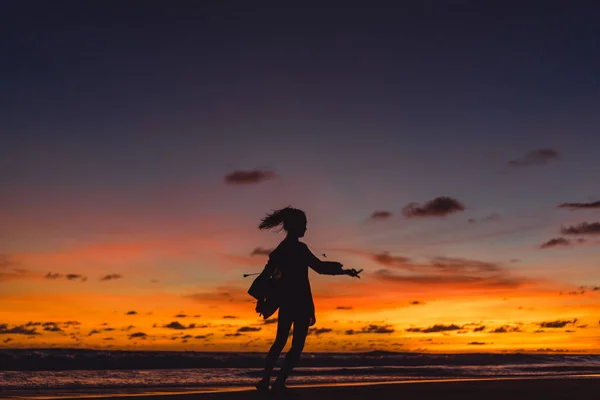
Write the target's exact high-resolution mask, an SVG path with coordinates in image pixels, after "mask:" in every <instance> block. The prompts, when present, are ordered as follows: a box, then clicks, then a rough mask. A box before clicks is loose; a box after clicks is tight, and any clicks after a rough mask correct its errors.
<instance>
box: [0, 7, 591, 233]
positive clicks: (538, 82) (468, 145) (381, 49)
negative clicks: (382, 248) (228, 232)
mask: <svg viewBox="0 0 600 400" xmlns="http://www.w3.org/2000/svg"><path fill="white" fill-rule="evenodd" d="M367 4H368V7H367V6H366V5H367ZM0 7H1V10H0V15H1V17H0V19H1V20H0V26H1V27H2V28H1V29H2V34H1V39H0V40H1V42H0V44H1V48H2V53H3V55H4V56H3V57H2V61H0V76H1V77H2V80H1V85H2V86H1V90H0V92H1V94H0V99H1V103H0V131H1V132H2V137H3V139H2V147H1V148H0V162H1V163H2V169H1V172H0V183H1V184H2V193H3V196H2V199H1V200H0V204H2V205H3V207H4V209H5V210H7V211H6V212H11V213H13V214H14V215H20V214H19V213H23V214H25V213H29V215H31V214H32V213H33V214H35V212H34V211H33V210H38V212H39V213H46V214H48V213H52V211H51V210H52V207H51V206H52V205H54V206H55V207H59V206H64V205H65V204H69V205H71V206H74V207H80V208H84V209H87V208H90V209H94V208H95V209H98V208H102V207H106V204H109V203H110V204H112V205H113V206H114V207H119V206H120V205H121V203H123V204H146V203H149V204H152V206H153V207H157V210H159V211H160V212H162V213H174V214H177V215H186V213H190V214H194V213H200V214H202V213H208V212H228V211H231V212H234V210H236V212H237V211H239V210H241V209H243V208H244V207H247V213H248V215H252V217H248V218H249V220H251V219H252V218H255V217H256V213H259V212H262V211H260V210H263V209H265V207H266V209H269V208H273V207H277V206H279V205H287V204H289V203H292V202H293V203H296V204H298V206H300V204H309V208H311V210H312V211H314V212H317V213H318V212H319V211H318V210H319V207H320V204H330V203H335V201H342V202H345V207H342V208H337V209H336V210H337V211H338V212H339V214H337V215H334V216H331V215H330V217H331V219H329V220H327V219H325V220H327V221H331V220H332V219H333V220H336V219H337V220H339V221H345V222H348V221H351V220H352V219H353V218H354V219H360V218H363V217H365V216H368V215H369V214H370V212H371V211H372V210H373V209H375V208H377V209H379V208H382V209H390V210H394V211H395V212H396V211H398V210H399V209H400V208H401V207H403V206H404V205H406V204H407V203H408V202H410V201H418V202H424V201H427V200H430V199H432V198H434V197H436V196H440V195H448V196H451V197H455V198H458V199H459V200H461V201H463V202H465V203H466V204H467V205H468V207H467V209H468V210H470V211H472V212H474V213H477V212H479V213H481V214H482V215H483V214H484V213H492V212H498V213H501V214H507V215H513V216H514V217H515V218H517V216H518V215H522V214H523V213H528V212H531V213H536V212H542V213H543V212H545V211H540V210H548V211H547V212H548V213H551V212H553V211H551V210H553V207H554V206H555V205H556V204H558V203H560V202H563V201H588V200H590V199H594V198H596V197H597V196H599V195H600V192H599V191H598V189H597V176H598V174H599V173H600V166H599V161H598V160H599V158H600V157H599V155H600V153H599V151H598V149H599V148H600V135H598V128H597V127H598V126H599V124H600V115H599V114H600V113H598V110H600V74H599V73H598V71H600V55H599V51H598V49H599V48H600V47H599V38H600V28H599V26H600V23H599V22H600V13H599V11H600V8H599V7H598V6H597V4H596V3H595V2H592V1H587V2H584V1H560V2H559V1H530V2H510V1H509V2H506V1H503V2H476V1H424V2H413V3H412V4H406V2H369V3H366V2H337V3H335V2H328V3H327V5H326V6H323V4H322V2H298V3H296V5H294V6H291V5H289V4H285V3H282V2H231V1H206V2H157V1H149V2H143V3H141V2H123V1H104V2H95V3H89V2H79V1H71V2H65V1H55V2H32V1H5V2H3V3H2V5H1V6H0ZM544 148H547V149H551V150H554V151H556V153H557V154H558V156H557V157H555V158H552V159H550V160H547V162H544V163H542V164H543V165H532V166H527V167H523V168H521V167H511V166H509V164H508V162H509V161H511V160H515V159H523V158H524V157H526V155H527V154H528V153H530V152H535V151H536V150H539V149H544ZM252 169H268V170H272V171H274V172H275V173H276V174H278V181H277V182H278V183H273V184H271V183H269V182H263V183H261V184H259V185H250V187H244V188H240V187H232V186H231V185H226V184H224V183H223V177H224V176H225V175H226V174H228V173H230V172H232V171H234V170H252ZM269 185H271V186H269ZM234 186H235V185H234ZM181 187H193V189H190V190H191V191H192V194H190V193H189V192H186V193H187V194H186V196H187V197H186V196H178V195H172V190H173V189H172V188H181ZM240 190H242V191H244V192H243V193H244V196H247V197H245V199H246V201H247V204H244V205H243V206H242V205H240V204H239V199H240V192H239V191H240ZM99 193H102V195H100V194H99ZM332 193H335V195H333V194H332ZM323 196H329V197H328V198H327V199H325V198H323ZM109 198H110V199H111V200H110V201H109V200H108V199H109ZM186 199H187V200H186ZM199 199H203V201H202V202H200V200H199ZM269 202H270V203H269ZM115 204H116V205H115ZM199 204H202V207H199ZM199 210H201V211H199ZM477 210H479V211H477ZM240 212H242V211H240ZM543 215H546V214H543ZM57 218H58V216H57ZM466 218H467V217H465V218H463V220H464V219H466ZM509 225H510V224H509ZM515 240H516V239H515ZM532 240H534V239H532ZM535 240H538V239H537V238H536V239H535Z"/></svg>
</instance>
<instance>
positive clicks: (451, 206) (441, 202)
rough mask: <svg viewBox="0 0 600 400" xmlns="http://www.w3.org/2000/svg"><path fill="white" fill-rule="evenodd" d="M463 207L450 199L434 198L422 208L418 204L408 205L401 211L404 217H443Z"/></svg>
mask: <svg viewBox="0 0 600 400" xmlns="http://www.w3.org/2000/svg"><path fill="white" fill-rule="evenodd" d="M464 209H465V207H464V206H463V205H462V204H461V203H460V202H459V201H458V200H456V199H453V198H451V197H436V198H435V199H433V200H430V201H428V202H427V203H425V204H424V205H423V206H420V205H419V204H418V203H409V204H408V205H406V206H405V207H404V208H403V209H402V214H403V215H404V216H405V217H409V218H411V217H444V216H446V215H449V214H453V213H456V212H459V211H464Z"/></svg>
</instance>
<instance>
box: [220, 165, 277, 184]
mask: <svg viewBox="0 0 600 400" xmlns="http://www.w3.org/2000/svg"><path fill="white" fill-rule="evenodd" d="M276 177H277V175H276V174H275V173H273V172H271V171H264V170H258V169H255V170H249V171H240V170H238V171H233V172H232V173H230V174H227V175H226V176H225V183H229V184H233V185H243V184H256V183H260V182H262V181H266V180H269V179H273V178H276Z"/></svg>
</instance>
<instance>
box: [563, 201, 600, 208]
mask: <svg viewBox="0 0 600 400" xmlns="http://www.w3.org/2000/svg"><path fill="white" fill-rule="evenodd" d="M558 208H570V209H572V210H576V209H581V208H588V209H589V208H600V201H594V202H592V203H562V204H559V205H558Z"/></svg>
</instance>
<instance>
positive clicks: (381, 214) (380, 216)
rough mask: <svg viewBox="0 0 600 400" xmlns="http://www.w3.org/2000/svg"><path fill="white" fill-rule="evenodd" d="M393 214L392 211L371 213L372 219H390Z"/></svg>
mask: <svg viewBox="0 0 600 400" xmlns="http://www.w3.org/2000/svg"><path fill="white" fill-rule="evenodd" d="M391 216H392V213H391V212H389V211H381V210H378V211H373V213H372V214H371V219H379V220H381V219H388V218H390V217H391Z"/></svg>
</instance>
